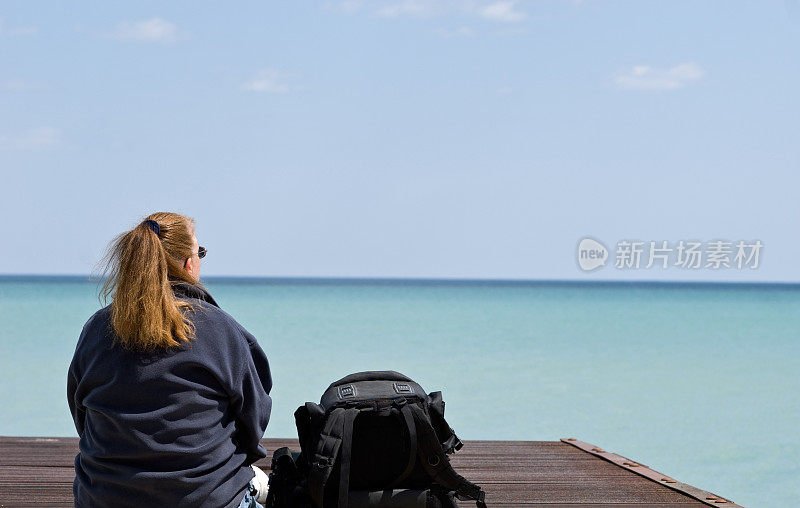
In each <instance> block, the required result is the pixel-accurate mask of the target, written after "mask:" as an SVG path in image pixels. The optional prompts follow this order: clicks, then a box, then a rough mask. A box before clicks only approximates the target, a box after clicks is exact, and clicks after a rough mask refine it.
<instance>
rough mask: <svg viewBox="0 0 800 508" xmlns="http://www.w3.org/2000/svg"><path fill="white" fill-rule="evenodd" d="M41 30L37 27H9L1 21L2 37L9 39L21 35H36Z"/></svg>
mask: <svg viewBox="0 0 800 508" xmlns="http://www.w3.org/2000/svg"><path fill="white" fill-rule="evenodd" d="M38 33H39V29H38V28H36V27H35V26H7V25H6V24H5V23H4V22H3V20H2V19H0V35H4V36H7V37H17V36H21V35H36V34H38Z"/></svg>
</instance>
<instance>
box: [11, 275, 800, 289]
mask: <svg viewBox="0 0 800 508" xmlns="http://www.w3.org/2000/svg"><path fill="white" fill-rule="evenodd" d="M11 279H17V280H20V279H27V280H29V281H35V280H45V279H50V280H52V279H71V280H72V281H73V282H79V281H85V282H96V281H99V280H101V277H97V276H93V275H91V274H37V273H28V274H22V273H19V274H15V273H8V274H4V273H0V281H3V280H11ZM200 281H201V282H203V281H209V282H219V283H226V282H228V283H230V282H284V283H293V282H294V283H323V284H336V283H351V284H370V283H378V284H386V283H406V284H453V285H462V284H463V285H468V284H476V283H477V284H487V285H595V284H600V285H648V286H652V285H665V286H668V285H683V286H686V285H703V286H708V285H717V286H748V287H755V286H783V287H787V286H798V287H800V282H792V281H733V280H660V279H559V278H551V279H515V278H477V277H475V278H467V277H358V276H349V277H341V276H296V275H288V276H286V275H284V276H272V275H208V276H205V277H201V278H200Z"/></svg>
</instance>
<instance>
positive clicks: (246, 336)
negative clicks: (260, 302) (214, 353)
mask: <svg viewBox="0 0 800 508" xmlns="http://www.w3.org/2000/svg"><path fill="white" fill-rule="evenodd" d="M192 305H193V307H194V308H193V310H192V311H191V315H192V318H191V319H192V321H193V323H194V325H195V333H196V335H197V338H198V339H203V338H208V339H211V340H212V341H214V343H217V344H218V343H219V340H220V339H221V338H223V337H227V338H228V339H229V340H228V341H225V342H226V343H230V344H232V345H236V344H241V345H247V346H250V345H251V344H252V343H254V342H256V340H255V338H254V337H253V335H252V334H250V332H248V331H247V330H246V329H245V328H244V326H242V325H241V324H240V323H239V322H238V321H237V320H236V319H235V318H234V317H233V316H231V315H230V314H228V313H227V312H225V311H224V310H222V309H220V308H219V307H217V306H214V305H211V304H209V303H207V302H203V301H196V302H192Z"/></svg>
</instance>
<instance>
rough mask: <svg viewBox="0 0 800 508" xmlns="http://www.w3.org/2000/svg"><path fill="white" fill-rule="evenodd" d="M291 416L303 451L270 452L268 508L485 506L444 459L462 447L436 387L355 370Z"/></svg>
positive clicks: (391, 373) (480, 493)
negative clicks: (459, 503) (427, 389)
mask: <svg viewBox="0 0 800 508" xmlns="http://www.w3.org/2000/svg"><path fill="white" fill-rule="evenodd" d="M294 416H295V422H296V424H297V432H298V435H299V438H300V448H301V449H302V451H301V452H300V453H299V454H298V453H296V452H291V451H290V450H289V449H288V448H281V449H279V450H276V451H275V453H274V454H273V457H272V473H271V474H270V482H269V485H270V488H269V495H268V499H267V508H306V507H315V508H330V507H338V508H360V507H366V506H383V507H412V506H414V507H420V508H424V507H445V508H455V507H456V506H457V505H456V503H455V501H454V498H458V499H461V500H474V501H475V502H476V504H477V506H478V507H479V508H485V507H486V504H485V503H484V497H485V494H484V492H483V490H481V488H480V487H478V486H477V485H475V484H473V483H471V482H469V481H468V480H466V479H465V478H464V477H462V476H461V475H459V474H458V473H456V472H455V471H454V470H453V467H452V466H451V465H450V459H449V458H448V456H447V454H450V453H453V452H455V451H456V450H459V449H460V448H461V447H462V446H463V445H462V443H461V441H460V440H459V439H458V437H457V436H456V435H455V433H454V432H453V429H451V428H450V426H449V425H448V424H447V422H446V421H445V419H444V401H443V400H442V393H441V392H433V393H431V394H426V393H425V391H424V390H423V389H422V388H421V387H420V386H419V385H418V384H417V383H415V382H414V381H412V380H411V379H409V378H408V377H406V376H404V375H402V374H400V373H398V372H394V371H377V372H359V373H356V374H351V375H349V376H346V377H344V378H342V379H340V380H339V381H336V382H334V383H333V384H331V385H330V386H329V387H328V389H327V390H325V393H324V394H323V395H322V399H321V400H320V403H319V404H314V403H313V402H306V403H305V405H303V406H300V407H299V408H298V409H297V411H295V414H294Z"/></svg>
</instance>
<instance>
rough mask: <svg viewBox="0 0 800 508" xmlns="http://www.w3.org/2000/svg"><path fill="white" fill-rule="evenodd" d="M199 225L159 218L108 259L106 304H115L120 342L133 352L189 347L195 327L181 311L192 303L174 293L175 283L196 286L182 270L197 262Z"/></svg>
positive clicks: (123, 240) (123, 239)
mask: <svg viewBox="0 0 800 508" xmlns="http://www.w3.org/2000/svg"><path fill="white" fill-rule="evenodd" d="M193 230H194V221H193V220H192V219H190V218H188V217H184V216H183V215H179V214H175V213H169V212H159V213H154V214H151V215H149V216H148V217H147V218H146V219H145V221H143V222H142V223H141V224H139V225H138V226H136V227H135V228H133V229H132V230H130V231H128V232H125V233H122V234H121V235H119V236H118V237H116V238H115V239H114V240H113V242H112V243H111V245H110V246H109V249H108V253H107V254H106V258H105V259H106V263H105V269H104V279H105V281H104V283H103V287H102V289H101V292H100V293H101V298H102V299H103V300H104V301H107V300H108V298H109V297H111V298H112V299H113V300H112V302H111V325H112V327H113V328H114V332H115V335H116V336H115V341H116V342H119V343H120V344H122V346H123V347H125V348H127V349H131V350H134V351H150V350H155V349H164V348H170V347H175V346H178V345H180V344H181V343H182V342H188V341H190V340H191V339H192V338H193V337H194V332H195V330H194V325H193V324H192V322H191V321H189V320H188V319H187V318H186V317H185V316H184V313H183V312H182V310H187V309H189V310H191V309H192V306H191V304H189V303H188V302H185V301H182V300H178V299H176V298H175V296H174V295H173V292H172V284H171V281H172V280H178V281H184V282H189V283H192V284H197V283H196V282H195V281H194V280H192V278H191V276H190V275H189V274H188V273H187V272H186V270H185V269H184V268H183V266H184V265H183V261H185V260H186V259H187V258H189V257H191V256H192V235H193Z"/></svg>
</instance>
